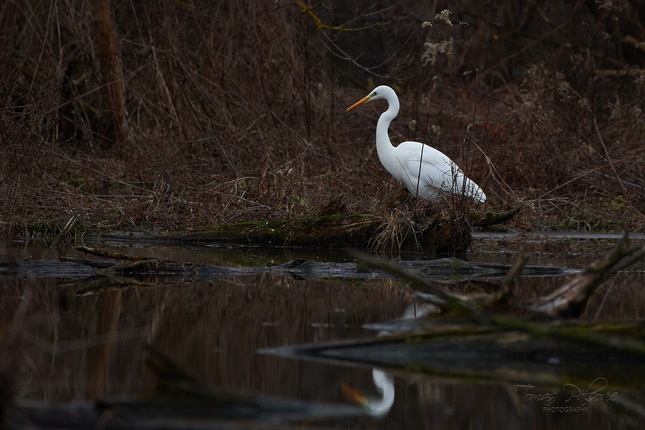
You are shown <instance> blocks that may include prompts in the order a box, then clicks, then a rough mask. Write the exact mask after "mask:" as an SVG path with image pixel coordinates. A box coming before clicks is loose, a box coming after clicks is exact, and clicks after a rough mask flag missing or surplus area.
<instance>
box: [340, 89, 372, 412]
mask: <svg viewBox="0 0 645 430" xmlns="http://www.w3.org/2000/svg"><path fill="white" fill-rule="evenodd" d="M361 102H362V100H361ZM359 103H360V102H359ZM359 103H356V104H359ZM354 106H356V105H354ZM354 106H352V107H354ZM349 109H351V108H349ZM349 109H347V110H349ZM342 389H343V394H344V395H345V397H347V398H348V399H349V400H352V401H354V402H356V403H358V404H359V405H365V403H366V399H365V397H363V396H362V395H361V393H360V392H359V391H358V390H356V389H354V388H352V387H350V386H349V385H347V384H345V383H343V388H342Z"/></svg>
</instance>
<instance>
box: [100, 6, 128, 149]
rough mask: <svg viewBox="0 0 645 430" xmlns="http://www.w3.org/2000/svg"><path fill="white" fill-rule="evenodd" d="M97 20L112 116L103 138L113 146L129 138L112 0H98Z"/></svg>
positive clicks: (101, 59) (106, 90)
mask: <svg viewBox="0 0 645 430" xmlns="http://www.w3.org/2000/svg"><path fill="white" fill-rule="evenodd" d="M94 20H95V23H96V43H97V48H98V54H99V62H100V66H101V74H102V75H103V79H104V81H105V87H104V91H105V95H106V97H107V108H108V111H109V113H110V119H109V123H108V126H107V127H106V129H105V134H104V136H103V137H104V138H107V139H108V140H112V142H111V144H112V143H120V142H122V141H123V139H124V137H125V133H124V121H125V98H124V95H123V71H122V69H121V63H120V62H119V56H118V53H117V47H116V39H115V36H114V30H113V28H112V11H111V8H110V0H95V2H94ZM111 144H110V146H111Z"/></svg>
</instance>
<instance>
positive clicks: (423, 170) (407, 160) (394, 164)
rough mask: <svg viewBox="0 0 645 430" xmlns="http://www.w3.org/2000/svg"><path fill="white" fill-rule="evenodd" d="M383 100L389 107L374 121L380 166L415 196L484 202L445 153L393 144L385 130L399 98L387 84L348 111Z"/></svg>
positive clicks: (416, 144) (416, 145)
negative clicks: (451, 195) (456, 196)
mask: <svg viewBox="0 0 645 430" xmlns="http://www.w3.org/2000/svg"><path fill="white" fill-rule="evenodd" d="M379 99H385V100H387V102H388V104H389V107H388V109H387V110H386V111H385V112H383V113H382V114H381V116H380V117H379V119H378V123H377V124H376V151H377V152H378V158H379V160H381V164H383V167H385V169H386V170H387V171H388V172H390V174H391V175H392V176H394V177H395V178H396V179H397V180H399V181H401V182H403V183H404V184H405V186H406V187H407V188H408V190H409V191H410V192H411V193H412V194H413V195H414V196H417V197H421V198H423V199H428V200H430V201H437V200H439V199H440V198H441V197H442V196H444V195H450V194H457V195H465V196H467V197H470V198H471V199H473V200H474V201H475V202H477V203H483V202H484V201H486V194H484V192H483V191H482V189H481V188H479V186H478V185H477V184H476V183H474V182H473V181H472V180H470V179H468V178H467V177H466V175H464V172H463V171H462V170H461V169H460V168H459V166H457V165H456V164H455V162H454V161H452V160H451V159H450V158H448V156H447V155H446V154H444V153H443V152H441V151H438V150H436V149H434V148H432V147H431V146H428V145H425V144H423V143H421V142H411V141H406V142H402V143H400V144H399V145H398V146H392V143H391V142H390V137H389V136H388V133H387V129H388V127H389V126H390V123H391V122H392V120H393V119H394V118H395V117H396V115H397V114H398V113H399V98H398V97H397V96H396V93H395V92H394V90H393V89H392V88H390V87H388V86H387V85H381V86H379V87H376V88H375V89H374V91H372V92H371V93H369V94H368V95H367V96H366V97H364V98H362V99H361V100H359V101H357V102H356V103H354V104H353V105H351V106H350V107H349V108H347V111H346V112H348V111H350V110H352V109H354V108H355V107H357V106H360V105H362V104H363V103H367V102H369V101H372V100H379Z"/></svg>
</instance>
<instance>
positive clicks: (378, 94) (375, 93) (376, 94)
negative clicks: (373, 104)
mask: <svg viewBox="0 0 645 430" xmlns="http://www.w3.org/2000/svg"><path fill="white" fill-rule="evenodd" d="M390 94H394V96H395V97H396V93H394V90H393V89H392V88H390V87H388V86H387V85H381V86H380V87H376V88H374V90H372V92H371V93H369V94H368V95H367V96H365V97H363V98H362V99H360V100H359V101H357V102H356V103H354V104H353V105H351V106H350V107H348V108H347V110H346V111H345V112H348V111H350V110H352V109H354V108H355V107H357V106H360V105H362V104H363V103H367V102H369V101H372V100H378V99H383V98H387V97H388V96H389V95H390Z"/></svg>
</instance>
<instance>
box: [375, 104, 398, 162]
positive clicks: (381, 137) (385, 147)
mask: <svg viewBox="0 0 645 430" xmlns="http://www.w3.org/2000/svg"><path fill="white" fill-rule="evenodd" d="M388 103H389V107H388V109H387V110H386V111H385V112H383V113H382V114H381V116H380V117H379V119H378V123H377V124H376V152H377V153H378V156H379V159H380V160H381V163H382V164H383V166H385V168H386V169H387V170H388V171H390V172H392V170H391V168H390V163H393V162H396V159H395V157H394V154H393V151H394V147H393V146H392V143H391V142H390V137H389V136H388V133H387V130H388V128H389V127H390V123H391V122H392V120H393V119H394V118H396V115H397V114H398V113H399V100H398V99H396V96H395V98H394V99H388Z"/></svg>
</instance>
